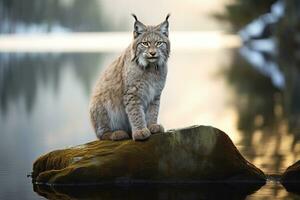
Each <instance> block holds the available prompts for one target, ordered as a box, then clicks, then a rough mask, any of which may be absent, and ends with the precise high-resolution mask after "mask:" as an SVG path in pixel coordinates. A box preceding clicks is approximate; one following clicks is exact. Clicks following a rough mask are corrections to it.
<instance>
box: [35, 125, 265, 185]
mask: <svg viewBox="0 0 300 200" xmlns="http://www.w3.org/2000/svg"><path fill="white" fill-rule="evenodd" d="M234 177H238V178H239V179H243V177H244V178H245V179H246V178H247V179H252V180H264V179H265V175H264V174H263V172H262V171H260V170H259V169H257V168H256V167H255V166H253V165H252V164H250V163H249V162H248V161H246V160H245V159H244V158H243V157H242V156H241V154H240V153H239V152H238V150H237V149H236V147H235V146H234V145H233V143H232V141H231V140H230V139H229V137H228V136H227V135H226V134H225V133H223V132H222V131H220V130H218V129H215V128H213V127H206V126H194V127H189V128H185V129H178V130H172V131H169V132H166V133H162V134H156V135H152V136H151V137H150V139H149V140H147V141H144V142H135V141H132V140H126V141H119V142H114V141H94V142H90V143H87V144H85V145H80V146H75V147H73V148H69V149H63V150H57V151H53V152H50V153H48V154H46V155H43V156H41V157H40V158H38V159H37V160H36V161H35V163H34V165H33V179H34V181H36V182H40V183H53V184H81V183H99V182H107V181H108V182H112V183H115V182H119V181H124V180H125V181H128V180H130V181H133V182H134V181H141V180H143V181H148V182H151V181H158V182H159V181H176V182H178V181H179V182H180V181H201V180H226V179H231V178H234Z"/></svg>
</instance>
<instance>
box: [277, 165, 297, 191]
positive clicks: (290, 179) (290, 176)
mask: <svg viewBox="0 0 300 200" xmlns="http://www.w3.org/2000/svg"><path fill="white" fill-rule="evenodd" d="M281 183H282V185H283V186H284V187H285V188H286V190H287V191H289V192H293V193H297V194H300V187H299V185H300V160H298V161H297V162H296V163H294V164H293V165H291V166H290V167H288V168H287V169H286V170H285V172H284V173H283V174H282V176H281Z"/></svg>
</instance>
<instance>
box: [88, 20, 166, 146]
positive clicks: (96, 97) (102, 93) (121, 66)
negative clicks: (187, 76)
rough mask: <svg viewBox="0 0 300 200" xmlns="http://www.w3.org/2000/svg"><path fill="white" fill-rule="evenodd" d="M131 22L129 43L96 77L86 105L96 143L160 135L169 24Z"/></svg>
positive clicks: (141, 138)
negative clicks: (159, 114) (131, 32)
mask: <svg viewBox="0 0 300 200" xmlns="http://www.w3.org/2000/svg"><path fill="white" fill-rule="evenodd" d="M133 17H134V18H135V23H134V31H133V41H132V43H131V44H130V45H129V47H128V48H127V49H126V50H125V51H124V52H123V53H122V54H121V56H120V57H119V58H117V59H116V60H115V61H114V62H113V63H112V64H111V65H109V66H108V68H106V70H105V71H104V72H103V73H102V74H101V76H100V77H99V79H98V81H97V84H96V87H95V89H94V91H93V94H92V98H91V102H90V116H91V122H92V124H93V127H94V129H95V132H96V135H97V137H98V138H99V139H111V140H122V139H127V138H129V137H130V136H131V137H132V138H133V140H144V139H146V138H148V137H149V136H150V135H151V133H157V132H163V128H162V126H161V125H159V124H157V117H158V112H159V104H160V96H161V92H162V90H163V88H164V85H165V81H166V77H167V60H168V57H169V54H170V41H169V39H168V36H169V31H168V28H169V22H168V18H169V15H167V17H166V19H165V21H164V22H162V23H161V24H159V25H157V26H146V25H144V24H143V23H142V22H140V21H139V20H138V19H137V17H136V16H135V15H134V14H133Z"/></svg>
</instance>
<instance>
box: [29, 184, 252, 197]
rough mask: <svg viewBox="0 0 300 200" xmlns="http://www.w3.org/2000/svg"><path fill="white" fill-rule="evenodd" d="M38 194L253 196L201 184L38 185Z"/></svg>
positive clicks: (64, 195) (221, 185)
mask: <svg viewBox="0 0 300 200" xmlns="http://www.w3.org/2000/svg"><path fill="white" fill-rule="evenodd" d="M34 191H35V192H36V193H38V194H39V195H41V196H43V197H45V198H47V199H64V200H69V199H73V200H74V199H90V200H92V199H106V200H115V199H118V200H119V199H130V200H140V199H143V200H148V199H149V200H153V199H162V200H164V199H174V200H179V199H180V200H182V199H234V200H239V199H240V200H242V199H245V198H246V196H247V195H249V194H250V193H251V192H254V191H251V192H246V191H241V190H240V187H232V186H231V185H228V184H224V183H223V184H222V183H201V184H193V185H171V186H170V185H143V186H141V185H139V186H131V187H118V186H111V185H109V186H106V185H94V186H72V187H70V186H66V187H63V186H57V187H55V186H54V187H51V186H44V185H34Z"/></svg>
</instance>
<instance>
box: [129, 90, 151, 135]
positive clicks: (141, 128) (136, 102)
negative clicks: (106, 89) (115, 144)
mask: <svg viewBox="0 0 300 200" xmlns="http://www.w3.org/2000/svg"><path fill="white" fill-rule="evenodd" d="M124 104H125V110H126V113H127V115H128V119H129V122H130V125H131V129H132V139H133V140H145V139H147V138H148V137H150V135H151V132H150V131H149V129H148V128H147V126H146V119H145V113H144V109H143V104H142V101H141V98H140V97H138V96H137V95H134V94H127V95H126V96H125V98H124Z"/></svg>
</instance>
